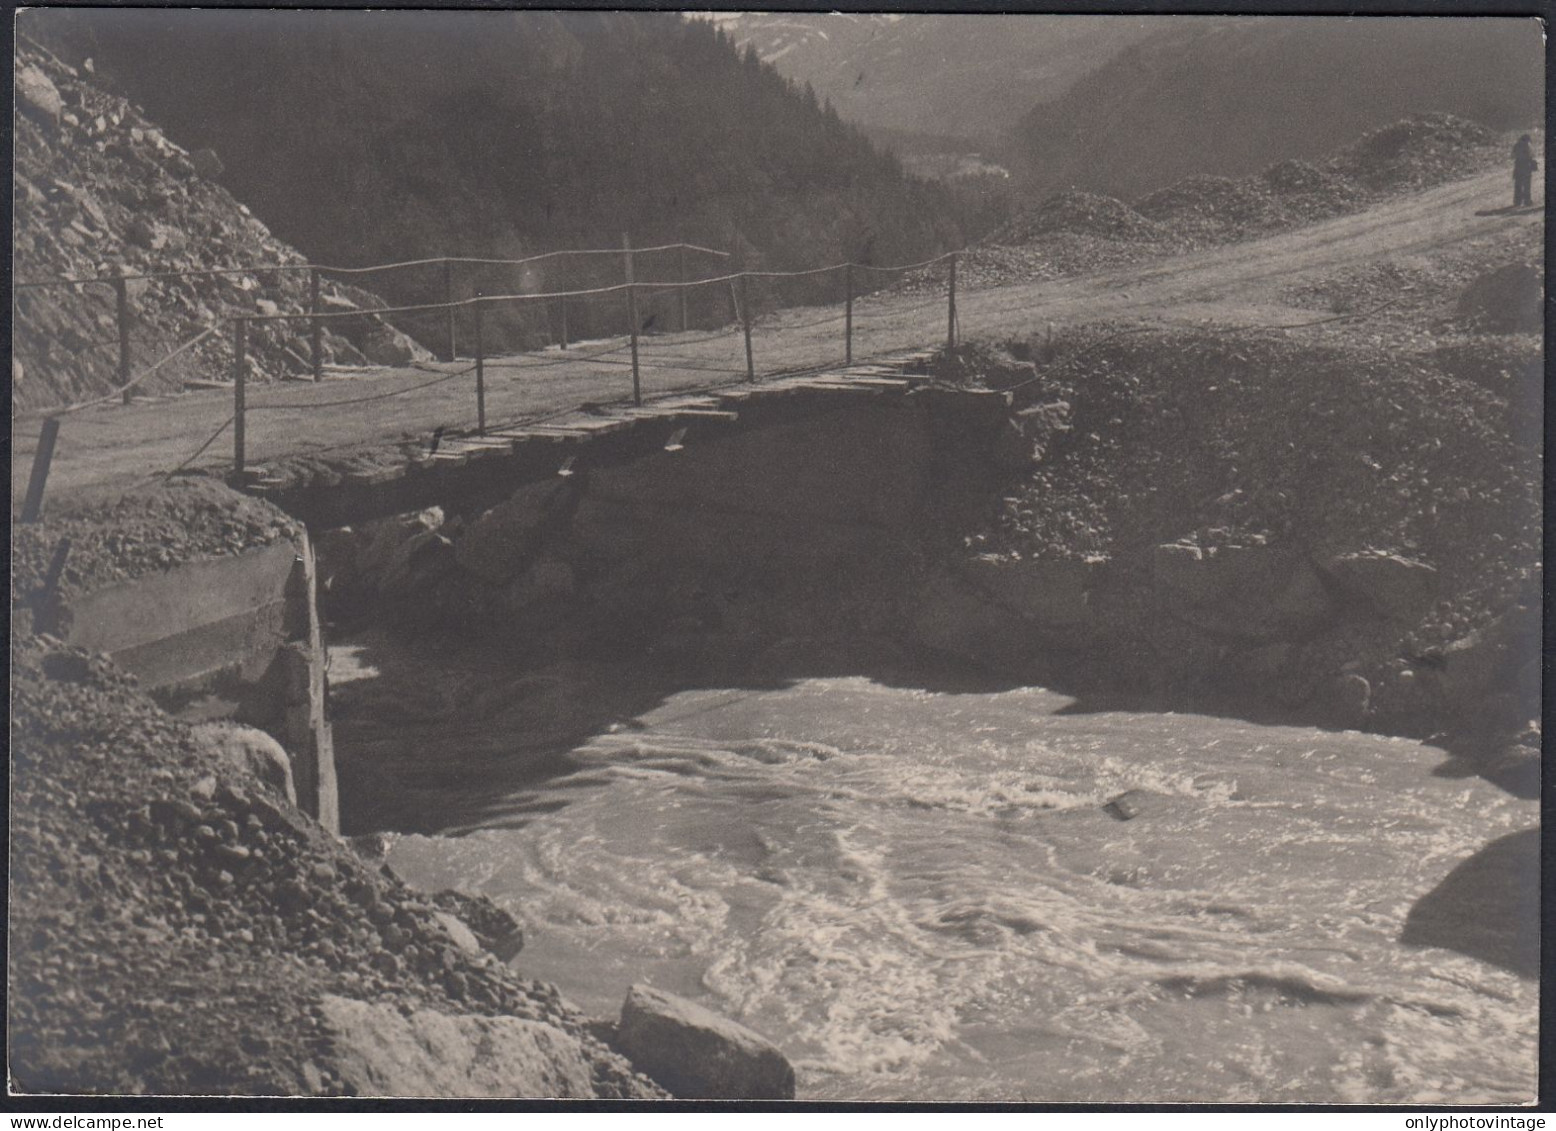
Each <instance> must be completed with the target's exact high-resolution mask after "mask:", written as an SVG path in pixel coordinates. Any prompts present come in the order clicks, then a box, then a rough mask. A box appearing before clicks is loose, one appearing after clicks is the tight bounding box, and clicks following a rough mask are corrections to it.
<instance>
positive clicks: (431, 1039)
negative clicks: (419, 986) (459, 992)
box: [319, 995, 601, 1099]
mask: <svg viewBox="0 0 1556 1131" xmlns="http://www.w3.org/2000/svg"><path fill="white" fill-rule="evenodd" d="M319 1007H320V1008H319V1012H320V1016H321V1020H322V1022H323V1024H324V1027H325V1029H326V1030H327V1032H328V1035H329V1038H330V1043H331V1050H332V1051H331V1067H332V1068H333V1069H334V1071H335V1074H336V1075H337V1076H339V1077H340V1080H341V1082H342V1083H343V1084H345V1085H346V1086H347V1088H348V1089H350V1090H351V1091H352V1092H354V1093H355V1094H356V1095H359V1096H397V1097H401V1098H405V1097H421V1098H429V1099H431V1098H439V1099H474V1098H508V1099H512V1098H521V1099H592V1098H594V1096H595V1094H596V1093H595V1088H594V1070H595V1062H596V1061H597V1060H598V1059H599V1057H600V1055H601V1053H599V1052H593V1051H591V1050H588V1049H586V1048H585V1047H584V1046H583V1044H582V1043H581V1042H580V1041H579V1040H578V1039H577V1038H576V1037H573V1036H571V1035H570V1034H568V1033H565V1032H563V1031H562V1030H561V1029H557V1028H554V1027H553V1026H550V1025H545V1024H542V1023H540V1022H538V1021H526V1020H523V1019H521V1018H518V1017H480V1016H474V1015H457V1016H455V1015H450V1014H447V1013H440V1012H438V1011H436V1010H432V1009H415V1010H412V1011H411V1012H409V1013H401V1011H400V1008H399V1007H398V1006H394V1005H379V1004H373V1003H369V1002H365V1001H355V1000H352V999H350V998H343V997H336V996H334V995H326V996H325V997H323V998H322V999H321V1001H320V1003H319Z"/></svg>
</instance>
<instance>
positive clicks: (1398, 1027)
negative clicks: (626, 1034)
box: [392, 679, 1536, 1103]
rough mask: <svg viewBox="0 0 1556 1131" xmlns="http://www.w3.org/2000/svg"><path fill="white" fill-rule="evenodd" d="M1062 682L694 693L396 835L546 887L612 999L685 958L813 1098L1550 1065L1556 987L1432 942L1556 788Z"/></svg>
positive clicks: (1474, 1096) (588, 990)
mask: <svg viewBox="0 0 1556 1131" xmlns="http://www.w3.org/2000/svg"><path fill="white" fill-rule="evenodd" d="M1062 705H1063V700H1061V699H1059V697H1056V696H1052V695H1050V694H1048V693H1046V692H1041V691H1037V690H1033V689H1028V690H1015V691H1004V692H997V693H989V694H980V695H969V694H963V695H950V694H940V695H937V694H930V693H926V692H923V691H915V690H903V689H897V688H888V687H881V686H877V685H875V684H871V683H869V682H868V681H866V680H862V679H828V680H810V681H804V682H802V683H799V684H797V685H795V686H792V687H788V688H783V689H775V690H769V691H762V692H759V693H750V692H747V693H744V694H741V695H738V696H732V695H729V694H728V693H724V692H714V691H698V692H686V693H683V694H680V695H676V696H674V697H672V698H671V699H669V700H668V701H666V702H664V703H663V704H662V705H661V706H659V707H658V708H656V709H655V710H653V711H650V712H648V713H646V714H644V715H642V716H641V717H639V718H638V719H636V720H635V721H634V722H633V724H632V726H631V728H630V729H621V728H617V729H616V730H615V731H614V732H613V733H605V734H600V735H597V736H596V737H594V738H592V739H590V740H588V741H587V742H585V743H583V744H582V745H580V746H579V747H578V748H576V749H575V750H574V751H573V753H572V755H571V762H572V766H573V769H572V772H571V773H570V774H568V775H566V776H563V777H561V778H559V779H557V780H556V781H554V782H552V783H551V784H549V785H548V786H546V788H545V793H546V795H547V797H548V799H549V800H550V801H552V802H554V803H555V804H554V805H553V806H552V807H550V808H549V810H548V811H545V812H539V813H536V814H535V815H533V816H532V817H531V818H529V819H528V821H527V823H526V824H525V825H524V826H523V827H522V828H502V829H487V830H482V831H478V832H475V833H473V834H471V835H468V836H464V837H460V838H457V839H443V838H431V837H403V838H400V839H399V840H398V841H397V843H396V845H395V849H394V852H393V856H392V863H393V864H394V866H395V867H396V868H397V869H399V870H400V871H401V872H402V874H404V875H406V877H407V878H408V879H410V880H411V881H412V882H416V883H419V884H424V885H427V886H433V887H436V886H446V885H450V884H454V883H458V884H459V885H460V886H464V887H466V888H469V889H473V890H479V891H484V892H486V893H488V894H490V895H492V896H493V897H494V898H496V899H497V900H498V901H499V902H502V903H505V904H507V905H508V906H510V908H512V909H513V910H514V911H515V912H516V913H517V914H518V915H520V917H521V918H522V919H523V920H524V921H525V923H526V928H527V935H528V938H529V940H530V941H529V945H528V948H527V950H526V951H525V953H524V954H523V955H521V956H520V957H519V958H518V959H517V960H516V965H518V966H519V968H520V969H522V970H523V971H524V972H525V973H526V974H530V975H533V976H538V977H544V978H548V979H550V980H554V981H557V982H559V983H560V984H561V986H562V989H563V991H564V993H566V994H567V995H568V996H569V997H571V998H572V999H574V1000H576V1001H578V1002H579V1003H580V1004H582V1005H584V1006H585V1007H586V1008H589V1009H591V1010H593V1011H595V1012H597V1013H599V1014H601V1015H606V1016H610V1015H613V1014H614V1011H615V1009H616V1007H617V1006H618V1005H619V1002H620V1000H621V998H622V996H623V995H624V993H625V990H626V987H627V985H628V984H630V983H631V982H633V981H650V982H654V983H656V984H659V985H661V986H663V987H664V988H667V989H670V990H672V991H674V992H678V993H684V994H687V995H689V996H693V997H695V998H697V999H698V1000H700V1001H702V1002H704V1003H705V1004H707V1005H709V1006H710V1007H712V1008H714V1009H717V1010H719V1011H721V1012H724V1013H725V1014H727V1015H729V1016H732V1017H734V1018H736V1019H738V1020H741V1021H743V1022H745V1023H746V1024H749V1025H751V1026H752V1027H753V1028H756V1029H757V1030H758V1031H760V1032H763V1033H764V1034H766V1035H768V1036H769V1037H771V1038H772V1039H774V1040H775V1041H777V1042H778V1043H779V1044H780V1045H781V1046H782V1047H783V1048H784V1049H785V1050H786V1051H787V1052H788V1053H789V1054H790V1056H791V1057H792V1058H793V1059H794V1060H795V1061H796V1063H797V1065H798V1067H799V1068H800V1073H801V1083H800V1087H801V1094H802V1095H808V1096H813V1097H823V1098H877V1099H880V1098H937V1099H950V1098H967V1099H985V1100H987V1099H1028V1100H1092V1101H1105V1100H1110V1099H1111V1100H1135V1101H1142V1100H1160V1101H1168V1100H1221V1101H1232V1100H1246V1101H1258V1100H1264V1101H1271V1100H1275V1101H1300V1100H1309V1101H1319V1102H1322V1101H1341V1102H1383V1103H1386V1102H1404V1101H1421V1102H1433V1103H1450V1102H1513V1101H1518V1100H1524V1099H1528V1098H1529V1096H1530V1095H1531V1093H1532V1088H1533V1079H1534V1075H1533V1073H1534V1064H1535V1060H1534V1055H1535V1047H1536V1046H1535V1029H1534V1021H1535V1012H1536V1009H1535V1006H1536V996H1535V994H1536V990H1535V987H1534V985H1533V984H1532V983H1531V982H1530V981H1528V980H1527V979H1524V978H1520V977H1518V976H1517V975H1516V974H1514V973H1512V972H1510V971H1508V970H1506V969H1502V968H1499V967H1497V966H1495V965H1491V964H1488V963H1486V962H1482V961H1478V960H1477V959H1475V958H1473V957H1469V956H1468V955H1466V954H1458V953H1455V952H1453V951H1451V950H1446V949H1440V948H1435V947H1433V948H1414V947H1406V946H1402V945H1401V944H1400V943H1399V941H1398V940H1399V935H1400V932H1401V929H1402V925H1403V921H1404V916H1405V915H1406V913H1407V912H1408V911H1409V910H1410V908H1411V906H1412V905H1413V904H1414V903H1415V902H1416V900H1418V899H1419V898H1420V897H1421V896H1422V895H1423V894H1425V893H1427V892H1429V891H1430V890H1432V889H1433V888H1434V887H1435V886H1436V885H1437V884H1438V883H1439V882H1440V881H1441V880H1442V878H1443V877H1444V876H1445V875H1446V874H1447V873H1448V872H1449V871H1450V870H1451V869H1452V868H1453V867H1454V866H1455V864H1457V863H1458V862H1459V861H1461V860H1463V859H1464V858H1465V857H1467V856H1469V855H1470V854H1471V853H1473V852H1475V851H1476V850H1477V849H1478V848H1480V847H1481V846H1482V845H1484V844H1485V843H1487V842H1488V841H1489V840H1491V839H1493V838H1494V837H1496V836H1497V835H1500V834H1501V833H1503V832H1507V831H1511V830H1516V829H1518V828H1524V827H1530V826H1531V825H1532V824H1533V823H1534V821H1535V809H1534V806H1533V803H1528V802H1519V801H1517V800H1515V799H1512V798H1509V797H1507V796H1505V795H1503V794H1501V793H1499V792H1498V791H1496V790H1495V789H1493V788H1492V787H1490V786H1488V785H1486V784H1485V783H1482V782H1478V781H1474V782H1462V781H1459V782H1456V781H1449V780H1446V779H1441V778H1434V777H1432V776H1431V774H1430V770H1431V768H1432V766H1433V765H1434V764H1435V763H1436V762H1437V761H1440V760H1441V759H1440V756H1438V755H1436V754H1435V752H1432V751H1429V750H1426V749H1424V748H1422V747H1419V746H1416V745H1415V744H1410V743H1398V742H1391V741H1389V740H1384V739H1378V738H1372V737H1369V736H1363V735H1353V734H1346V735H1335V734H1324V733H1322V732H1316V731H1310V730H1305V729H1301V728H1274V727H1258V726H1254V725H1252V724H1245V723H1238V722H1232V721H1227V720H1215V719H1203V718H1195V717H1191V716H1162V715H1134V716H1128V715H1121V714H1099V715H1064V716H1061V715H1056V714H1054V710H1055V708H1056V707H1057V706H1062ZM1126 792H1128V793H1132V794H1133V795H1134V796H1135V797H1136V799H1137V807H1138V809H1139V811H1140V812H1139V815H1138V816H1137V817H1136V818H1135V819H1133V820H1129V821H1121V820H1118V819H1116V818H1115V816H1113V815H1110V814H1109V813H1108V812H1107V811H1106V810H1105V809H1104V806H1105V804H1106V803H1107V802H1108V801H1109V800H1110V799H1112V798H1114V797H1117V796H1118V795H1120V794H1123V793H1126Z"/></svg>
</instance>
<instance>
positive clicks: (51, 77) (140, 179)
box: [12, 47, 430, 409]
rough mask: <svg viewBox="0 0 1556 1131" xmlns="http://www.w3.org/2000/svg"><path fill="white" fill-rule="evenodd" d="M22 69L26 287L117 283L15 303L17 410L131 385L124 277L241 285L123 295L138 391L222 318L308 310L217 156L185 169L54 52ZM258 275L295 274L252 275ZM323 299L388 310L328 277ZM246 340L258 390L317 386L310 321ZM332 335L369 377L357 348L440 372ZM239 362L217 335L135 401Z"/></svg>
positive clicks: (384, 346)
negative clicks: (121, 348)
mask: <svg viewBox="0 0 1556 1131" xmlns="http://www.w3.org/2000/svg"><path fill="white" fill-rule="evenodd" d="M17 60H18V70H17V73H16V92H17V102H18V106H19V107H20V108H21V109H22V110H24V111H25V113H24V114H22V115H18V117H17V120H16V123H15V128H16V145H15V154H16V170H15V232H14V239H13V270H14V271H15V276H16V278H17V279H18V280H22V281H46V280H51V279H61V278H71V279H89V280H97V279H103V280H104V282H102V283H98V282H95V281H94V282H91V283H87V284H83V285H80V286H75V287H53V288H43V289H36V288H29V289H19V290H18V291H17V293H16V312H15V335H14V342H15V352H16V354H17V357H18V360H19V362H20V369H19V370H17V369H14V368H13V372H20V373H22V374H23V375H24V377H25V380H22V381H17V382H15V384H14V386H13V391H12V397H13V403H14V404H15V405H16V406H18V407H20V408H24V409H27V408H37V407H46V406H53V405H59V404H66V403H71V402H74V401H77V400H83V399H86V398H88V397H90V396H93V395H100V394H102V393H104V392H106V391H108V390H109V389H112V388H113V387H115V386H117V385H118V384H119V375H118V360H119V359H118V318H117V312H116V298H115V294H114V290H113V288H112V286H111V285H110V284H109V282H108V280H110V279H111V278H112V277H114V276H119V275H132V276H139V275H147V274H153V273H163V272H176V271H227V272H230V273H229V274H220V275H207V276H194V277H182V278H158V279H143V278H140V279H132V280H131V281H130V282H128V283H127V284H126V287H127V300H128V302H127V309H128V314H129V337H130V364H131V373H132V375H135V374H138V373H139V372H140V371H141V370H142V369H144V368H145V367H147V366H149V365H151V364H152V363H154V362H156V361H157V360H158V359H160V358H162V357H163V356H164V355H167V354H169V353H171V352H172V351H173V350H174V349H175V348H176V347H177V346H179V345H181V344H183V343H184V342H187V341H188V340H189V339H191V338H193V337H194V336H195V335H197V334H198V333H200V332H201V331H202V330H205V329H207V328H210V327H212V326H217V327H218V328H220V323H221V320H222V319H224V318H227V317H230V316H233V315H241V314H256V313H263V312H266V311H273V312H282V313H284V312H301V311H305V310H307V309H308V305H309V276H308V272H307V270H305V269H300V268H303V267H304V264H305V261H304V259H303V257H302V256H301V255H300V254H298V252H297V251H296V250H294V249H293V248H291V247H289V246H287V245H286V244H284V243H281V242H280V241H279V240H277V239H275V238H274V237H273V236H272V235H271V234H270V232H269V230H268V229H267V228H266V227H265V225H264V224H263V223H261V222H260V221H259V220H258V219H256V218H255V217H254V216H253V215H251V214H250V213H249V210H248V209H247V208H246V207H244V206H243V205H241V204H239V203H238V202H237V201H236V200H234V199H233V197H232V195H231V194H230V193H228V192H227V190H225V189H223V188H221V187H220V186H218V185H216V184H215V183H213V182H212V180H211V178H213V177H215V176H217V175H219V174H220V172H221V160H220V158H218V157H217V155H216V154H215V153H214V152H212V151H211V150H208V149H206V150H200V151H198V152H196V153H194V154H189V153H187V152H186V151H185V150H184V149H183V148H181V147H180V146H179V145H178V144H177V143H176V142H174V141H172V140H170V139H169V138H168V137H167V136H165V135H164V134H163V133H162V131H161V130H159V129H157V128H156V127H155V126H154V125H153V124H152V123H151V122H149V121H147V120H146V119H145V117H144V116H143V115H142V114H141V112H140V111H139V109H137V108H136V107H135V106H132V105H131V104H130V103H128V102H126V101H125V100H124V99H122V98H119V97H116V96H114V95H112V94H108V93H106V92H105V91H103V90H100V89H99V88H98V87H97V86H96V85H94V84H93V83H92V82H91V81H89V79H88V78H87V77H86V76H84V75H82V74H80V73H79V72H78V71H76V70H75V69H74V68H72V67H69V66H67V65H65V64H63V63H61V62H59V61H58V60H56V59H54V58H53V57H52V56H50V55H48V54H47V53H46V52H43V51H41V50H36V49H33V48H26V47H24V48H20V49H19V50H18V54H17ZM255 265H271V266H275V267H284V268H287V270H272V271H256V270H244V269H245V268H252V267H254V266H255ZM323 297H324V298H325V299H326V303H327V306H328V308H329V309H333V310H345V311H351V310H361V309H365V308H371V307H381V306H383V305H384V303H383V301H382V300H381V299H379V298H378V297H377V296H375V295H372V294H370V293H368V292H366V291H363V290H360V289H359V288H356V287H352V286H348V285H345V284H336V283H334V282H333V281H331V280H330V279H329V278H328V277H326V278H325V279H324V285H323ZM267 304H268V305H267ZM249 329H250V333H249V336H248V343H247V354H248V359H249V366H250V368H249V376H250V378H251V379H256V380H271V379H275V378H277V377H280V376H282V375H284V374H288V373H291V374H299V373H302V372H305V371H306V370H307V368H308V365H309V360H310V355H311V347H310V343H309V328H308V323H307V322H306V321H302V320H298V321H296V322H267V323H255V324H253V325H251V326H250V328H249ZM328 330H329V331H330V332H327V333H326V334H325V335H324V342H323V346H324V361H325V362H326V363H338V364H345V365H361V364H364V363H365V362H366V360H367V359H366V358H365V357H364V354H363V352H362V351H361V350H359V349H358V348H357V346H354V345H353V344H352V343H351V342H350V341H348V338H349V337H353V336H354V337H356V338H358V339H359V340H361V341H362V342H364V343H366V342H368V341H371V342H373V343H374V345H375V355H374V356H375V358H376V359H377V361H378V363H381V364H401V363H404V362H406V361H411V360H420V359H425V358H427V357H429V356H430V355H429V354H428V353H427V351H426V350H424V349H422V348H421V347H420V346H418V345H416V343H414V342H412V341H411V340H410V339H409V338H407V337H406V336H405V335H404V334H402V333H400V332H399V331H398V330H395V329H394V328H392V327H390V326H388V325H387V324H385V323H384V322H383V321H382V319H380V318H378V317H376V316H371V315H364V316H362V317H360V318H348V319H341V320H338V321H332V322H330V323H329V324H328ZM343 334H344V335H346V336H344V337H343V336H341V335H343ZM231 358H232V345H231V335H230V334H228V333H216V334H213V335H212V336H211V337H210V338H207V339H205V340H204V341H202V342H201V343H200V344H198V345H196V346H195V347H193V348H192V349H191V350H189V351H188V352H187V353H185V354H182V355H180V356H179V357H177V358H175V359H173V360H172V361H171V362H170V363H168V364H167V365H165V366H163V367H162V368H161V369H159V370H158V371H157V372H156V373H155V374H153V375H152V376H151V377H150V378H148V379H147V380H146V381H145V382H144V383H142V384H141V385H139V386H137V388H138V390H139V391H141V392H147V393H157V392H169V391H177V390H179V389H181V388H182V387H183V384H184V382H185V381H188V380H194V379H202V380H209V379H214V378H225V377H226V376H227V375H228V373H229V372H230V369H231Z"/></svg>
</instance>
